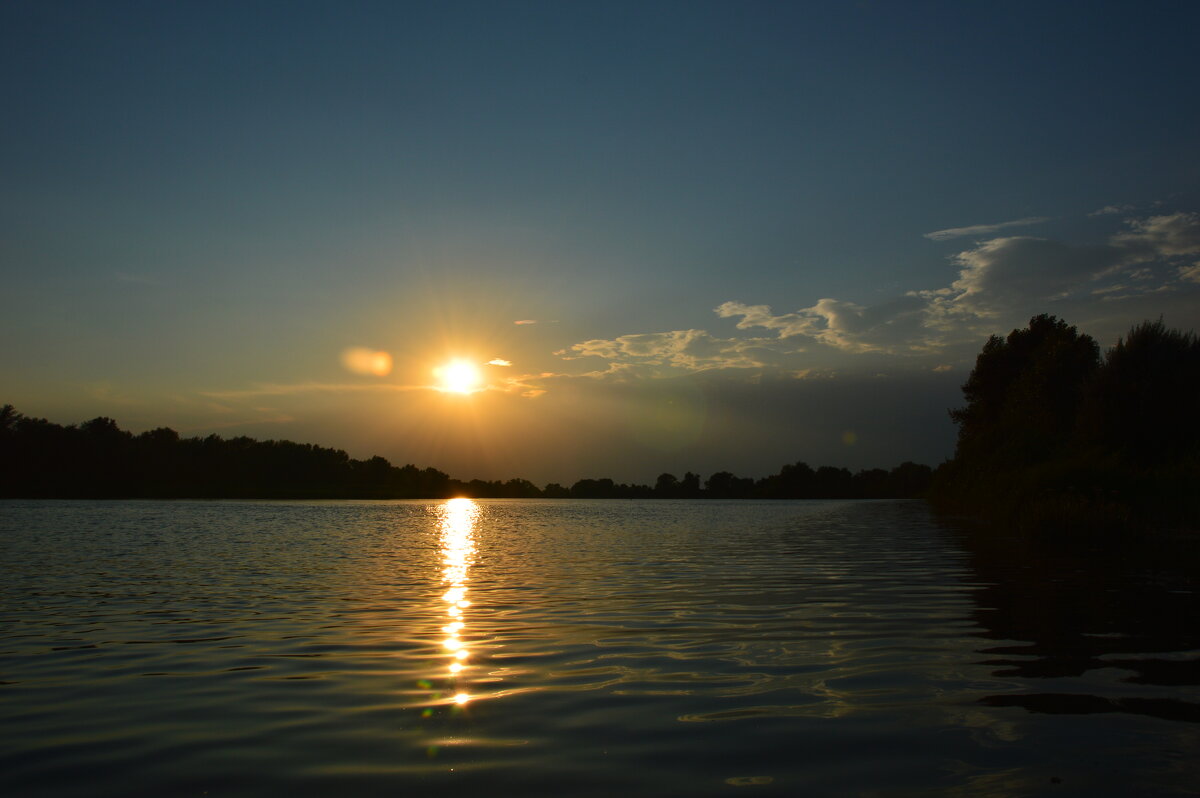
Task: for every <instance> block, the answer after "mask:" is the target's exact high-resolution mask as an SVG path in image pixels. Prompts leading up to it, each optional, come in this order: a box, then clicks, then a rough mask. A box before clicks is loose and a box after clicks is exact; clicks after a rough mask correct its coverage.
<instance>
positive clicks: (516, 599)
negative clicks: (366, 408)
mask: <svg viewBox="0 0 1200 798" xmlns="http://www.w3.org/2000/svg"><path fill="white" fill-rule="evenodd" d="M1179 562H1180V560H1179V558H1177V557H1173V556H1162V557H1152V556H1148V557H1146V558H1141V559H1139V558H1124V559H1122V560H1121V561H1120V562H1119V563H1118V564H1117V565H1115V566H1113V565H1112V564H1111V563H1110V564H1109V565H1107V566H1099V565H1096V566H1092V565H1081V564H1080V560H1079V558H1078V557H1074V556H1067V555H1063V556H1062V557H1061V558H1059V559H1055V556H1052V555H1046V554H1045V553H1041V552H1031V551H1017V550H1015V548H1014V546H1013V545H1011V544H1006V543H1004V542H1003V541H999V542H997V541H995V540H993V541H992V542H991V543H989V544H987V545H982V544H979V543H978V542H974V539H973V538H971V537H970V536H966V535H964V534H963V533H962V532H961V531H960V530H956V529H954V528H951V527H946V526H944V525H940V524H938V523H935V522H934V520H933V519H931V518H930V516H929V514H928V512H927V510H926V509H925V507H924V506H923V505H922V504H920V503H916V502H815V501H814V502H745V501H741V502H718V501H707V502H702V501H697V502H686V501H678V502H676V501H644V502H630V501H596V502H589V501H544V500H543V501H518V500H508V501H503V500H497V501H477V502H470V501H457V502H449V503H448V502H336V503H334V502H329V503H320V502H308V503H305V502H149V501H144V502H34V501H29V502H4V503H0V575H2V581H0V682H3V683H2V684H0V790H3V792H4V793H5V794H12V795H18V794H19V795H29V796H38V795H54V796H68V795H81V796H82V795H88V796H104V795H112V796H130V795H202V794H204V793H207V794H210V795H217V794H223V795H234V796H238V795H245V796H251V795H277V794H285V793H286V794H291V795H298V796H306V795H313V796H317V795H332V794H344V795H395V794H397V793H403V792H410V793H416V794H435V795H479V794H480V793H481V792H484V793H486V794H497V793H498V794H527V795H547V796H549V795H566V794H570V795H611V794H614V793H623V794H626V795H688V796H698V795H742V794H747V795H757V794H762V795H768V794H778V795H785V794H786V795H806V796H825V795H828V796H843V795H864V796H866V795H927V794H946V795H957V794H962V795H992V796H1009V795H1013V796H1016V795H1040V794H1046V795H1088V796H1095V795H1114V796H1115V795H1132V794H1138V795H1175V794H1194V790H1195V788H1196V785H1200V765H1198V764H1197V763H1198V762H1200V724H1198V723H1197V721H1198V720H1200V712H1198V711H1197V710H1198V708H1200V686H1198V685H1200V674H1198V669H1197V663H1198V662H1200V640H1198V639H1197V637H1196V631H1195V629H1196V628H1197V627H1198V626H1200V624H1198V623H1197V619H1200V605H1198V603H1197V594H1196V584H1195V581H1194V579H1193V578H1192V576H1191V574H1194V573H1195V571H1192V570H1189V569H1188V568H1186V567H1183V566H1180V565H1179Z"/></svg>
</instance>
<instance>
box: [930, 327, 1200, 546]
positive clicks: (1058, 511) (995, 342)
mask: <svg viewBox="0 0 1200 798" xmlns="http://www.w3.org/2000/svg"><path fill="white" fill-rule="evenodd" d="M963 396H964V398H965V399H966V406H965V407H962V408H960V409H957V410H954V411H951V414H950V415H951V418H952V419H953V420H954V422H955V423H956V424H957V425H958V442H957V446H956V448H955V453H954V457H953V458H952V459H951V460H949V461H947V462H946V463H944V464H942V465H941V466H939V468H938V469H937V473H936V475H935V477H934V481H933V484H932V487H931V492H930V498H931V500H932V501H933V502H934V504H935V505H936V506H939V507H941V508H943V509H947V510H951V511H956V512H966V513H970V514H975V515H987V516H990V517H993V518H996V519H998V520H1001V521H1005V522H1010V523H1012V524H1015V525H1016V526H1022V527H1028V528H1038V529H1057V530H1060V531H1067V530H1080V531H1104V530H1114V531H1115V530H1130V529H1134V528H1147V527H1151V526H1157V527H1161V526H1163V525H1167V526H1191V527H1193V528H1194V527H1195V525H1196V524H1197V523H1200V489H1198V488H1197V486H1198V485H1200V339H1197V337H1196V335H1195V334H1194V333H1190V332H1188V333H1184V332H1180V331H1177V330H1171V329H1168V328H1167V327H1166V326H1165V325H1164V324H1163V322H1162V320H1161V319H1159V320H1158V321H1153V322H1152V321H1146V322H1143V323H1141V324H1139V325H1137V326H1135V327H1134V328H1132V329H1131V330H1130V331H1129V334H1128V335H1126V336H1124V337H1122V338H1121V339H1120V340H1118V342H1117V344H1116V346H1114V347H1113V348H1112V349H1110V350H1108V352H1106V353H1105V354H1104V355H1103V356H1102V355H1101V354H1100V348H1099V346H1097V344H1096V342H1095V340H1093V339H1092V338H1091V337H1090V336H1088V335H1084V334H1081V333H1079V332H1078V330H1076V328H1075V327H1073V326H1070V325H1068V324H1067V323H1066V322H1064V321H1061V320H1059V319H1057V318H1055V317H1054V316H1049V315H1044V314H1043V315H1040V316H1035V317H1033V318H1032V319H1030V321H1029V326H1028V327H1026V328H1023V329H1019V330H1013V331H1012V332H1011V333H1009V335H1008V336H1007V337H1005V338H1001V337H999V336H992V337H991V338H990V339H989V340H988V341H987V343H986V344H985V345H984V347H983V351H982V352H980V354H979V356H978V357H977V359H976V361H975V368H974V370H973V371H972V372H971V374H970V376H969V378H968V379H967V381H966V383H965V384H964V385H963Z"/></svg>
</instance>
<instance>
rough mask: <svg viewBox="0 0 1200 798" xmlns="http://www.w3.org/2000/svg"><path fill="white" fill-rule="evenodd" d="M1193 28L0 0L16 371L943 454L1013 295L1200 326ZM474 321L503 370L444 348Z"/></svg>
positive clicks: (352, 419)
mask: <svg viewBox="0 0 1200 798" xmlns="http://www.w3.org/2000/svg"><path fill="white" fill-rule="evenodd" d="M1197 30H1200V5H1197V4H1194V3H1178V2H1170V3H1166V2H1162V3H1154V2H1152V3H1138V4H1134V3H1091V4H1083V5H1080V4H1069V3H1047V2H1044V0H1043V2H1038V3H1003V4H987V5H985V4H975V3H950V2H945V3H918V2H914V3H892V2H858V3H841V2H838V3H817V2H811V3H809V2H794V3H766V2H762V3H758V2H718V3H712V2H649V3H645V2H639V3H619V2H604V3H561V2H544V3H542V2H482V3H462V2H437V3H398V2H380V3H354V2H351V3H344V2H343V3H336V4H334V3H315V2H279V3H275V2H270V3H268V2H229V3H223V2H204V3H160V2H106V3H85V2H71V3H63V2H10V3H5V4H4V5H2V6H0V101H2V103H3V106H2V107H3V108H4V109H5V111H6V112H5V116H6V120H5V122H4V124H3V125H0V276H2V278H3V283H2V285H3V290H2V291H0V335H2V336H3V341H4V343H5V346H4V347H3V348H2V349H0V387H2V388H3V390H2V391H0V403H12V404H14V405H15V406H16V407H17V409H18V410H20V411H22V412H24V413H26V414H27V415H34V416H45V417H47V418H50V419H51V420H53V421H57V422H59V423H74V422H79V421H83V420H85V419H88V418H92V417H95V416H98V415H108V416H111V417H113V418H115V419H117V421H118V422H119V423H120V424H121V425H122V426H123V427H126V428H130V429H133V430H135V431H140V430H143V429H148V428H153V427H157V426H171V427H174V428H176V429H178V430H180V432H181V433H183V434H185V435H196V434H200V435H204V434H208V433H211V432H217V433H220V434H222V435H226V436H232V435H238V434H247V435H252V436H254V437H258V438H290V439H293V440H300V441H306V442H314V443H319V444H322V445H326V446H335V447H338V448H344V449H346V450H347V451H349V452H350V453H351V455H353V456H356V457H366V456H370V455H372V454H381V455H383V456H385V457H387V458H388V459H390V460H392V461H393V462H395V463H397V464H403V463H407V462H413V463H416V464H417V465H420V466H426V465H432V466H435V467H437V468H440V469H442V470H445V471H448V472H449V473H451V474H452V475H453V476H456V477H460V478H464V479H469V478H473V477H482V478H489V479H491V478H508V477H512V476H523V477H526V478H529V479H532V480H534V481H535V482H539V483H544V482H546V481H551V480H553V481H559V482H565V483H568V484H569V483H570V482H573V481H574V480H576V479H579V478H581V477H599V476H610V477H613V478H615V479H618V480H620V481H628V480H636V481H647V482H652V481H653V479H654V477H655V476H656V475H657V474H658V473H660V472H662V471H672V472H674V473H676V474H682V473H683V472H684V471H685V470H693V471H698V472H700V473H702V474H705V475H707V474H709V473H711V472H713V471H716V470H722V469H727V470H732V471H734V472H735V473H737V474H739V475H742V476H755V477H757V476H763V475H766V474H768V473H772V472H774V471H776V470H778V468H779V466H781V465H782V464H784V463H786V462H794V461H796V460H806V461H808V462H809V463H811V464H814V465H816V464H832V465H842V466H847V467H850V468H861V467H872V466H883V467H890V466H893V465H895V464H897V463H899V462H900V461H902V460H905V459H915V460H919V461H923V462H927V463H930V464H934V463H936V462H938V461H940V460H941V459H943V458H944V457H946V456H948V455H949V454H950V451H951V449H952V445H953V438H954V428H953V426H952V425H951V424H950V422H949V419H948V417H947V414H946V410H947V408H949V407H952V406H956V405H958V404H959V403H960V393H959V389H958V386H959V385H960V384H961V383H962V381H963V380H964V379H965V377H966V374H967V373H968V372H969V370H970V368H971V365H972V363H973V360H974V356H975V354H976V353H977V352H978V351H979V348H980V347H981V346H982V343H983V341H984V340H985V339H986V338H987V336H988V334H990V333H992V332H999V333H1005V332H1007V331H1008V330H1011V329H1012V328H1013V327H1017V326H1022V325H1023V324H1024V323H1026V322H1027V321H1028V319H1029V317H1030V316H1031V315H1034V314H1036V313H1042V312H1047V313H1054V314H1056V315H1058V316H1060V317H1062V318H1064V319H1066V320H1067V321H1069V322H1070V323H1072V324H1076V325H1077V326H1079V328H1080V329H1081V330H1082V331H1084V332H1088V333H1090V334H1092V335H1094V336H1095V337H1096V338H1097V340H1099V341H1100V343H1101V344H1102V346H1108V345H1111V344H1112V343H1114V342H1115V340H1116V338H1117V336H1119V335H1121V334H1122V333H1124V332H1125V331H1127V330H1128V328H1129V327H1130V326H1131V325H1132V324H1134V323H1137V322H1138V321H1141V320H1142V319H1146V318H1158V317H1159V316H1160V315H1161V316H1162V317H1163V319H1164V321H1165V322H1166V323H1167V324H1168V326H1172V327H1177V328H1182V329H1197V328H1200V135H1198V131H1200V104H1198V103H1197V102H1196V99H1197V97H1200V69H1197V68H1196V62H1195V35H1196V32H1197ZM454 358H463V359H466V360H468V361H470V362H472V363H474V364H476V365H477V366H478V368H479V369H480V370H481V372H482V374H483V378H484V380H485V385H484V387H483V389H482V390H479V391H477V392H474V393H467V394H463V393H458V392H454V391H446V390H444V386H441V385H439V384H438V382H437V378H436V377H435V375H434V374H433V370H434V369H435V368H437V367H439V366H442V365H444V364H445V363H446V362H447V361H449V360H451V359H454ZM385 362H386V366H387V367H386V368H385Z"/></svg>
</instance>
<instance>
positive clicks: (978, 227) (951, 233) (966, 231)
mask: <svg viewBox="0 0 1200 798" xmlns="http://www.w3.org/2000/svg"><path fill="white" fill-rule="evenodd" d="M1048 221H1050V217H1048V216H1029V217H1026V218H1024V219H1014V220H1013V221H1011V222H997V223H996V224H975V225H971V226H970V227H951V228H949V229H946V230H934V231H933V232H932V233H925V238H928V239H931V240H933V241H945V240H947V239H950V238H961V237H962V236H982V235H988V234H989V233H995V232H997V231H998V230H1003V229H1005V228H1006V227H1024V226H1026V225H1031V224H1041V223H1042V222H1048Z"/></svg>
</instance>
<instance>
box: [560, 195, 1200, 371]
mask: <svg viewBox="0 0 1200 798" xmlns="http://www.w3.org/2000/svg"><path fill="white" fill-rule="evenodd" d="M1028 221H1029V220H1020V221H1019V222H1011V223H1006V225H992V226H988V227H990V228H993V229H994V228H998V227H1001V226H1007V225H1012V224H1018V223H1025V222H1028ZM982 227H984V226H980V228H982ZM980 228H977V229H980ZM964 229H966V228H964ZM943 232H945V231H943ZM947 237H949V236H947ZM1197 255H1200V214H1197V213H1173V214H1163V215H1158V216H1151V217H1147V218H1141V219H1130V220H1126V222H1125V227H1124V229H1123V230H1121V231H1119V232H1117V233H1115V234H1114V235H1111V236H1110V237H1109V238H1108V239H1107V240H1106V241H1104V242H1102V243H1095V244H1074V243H1067V242H1063V241H1056V240H1052V239H1048V238H1035V237H1031V236H1008V237H999V238H991V239H988V240H984V241H980V242H978V243H976V244H975V245H974V246H973V247H971V248H969V249H965V250H963V251H961V252H958V253H957V254H955V255H953V256H951V258H950V262H951V263H952V264H954V265H955V266H956V267H957V275H956V276H955V277H954V279H952V280H951V281H950V282H949V284H947V285H944V286H942V287H939V288H929V289H914V290H910V291H907V292H905V293H903V294H902V295H900V296H898V297H894V298H893V299H890V300H888V301H885V302H881V303H877V304H874V305H861V304H858V303H855V302H850V301H846V300H841V299H835V298H830V297H826V298H823V299H820V300H818V301H817V302H816V303H815V304H813V305H811V306H809V307H803V308H800V309H799V310H795V311H791V312H779V313H776V312H774V311H773V310H772V308H771V307H770V306H769V305H752V304H748V303H744V302H740V301H736V300H733V301H728V302H724V303H722V304H721V305H719V306H718V307H716V308H715V309H714V312H715V313H716V315H717V316H718V317H720V318H723V319H737V322H736V325H735V326H736V329H737V330H739V331H750V330H758V331H767V332H768V333H769V334H768V335H762V334H761V332H760V334H759V335H758V336H754V337H728V338H722V337H718V336H714V335H711V334H710V333H709V332H707V331H706V330H702V329H687V330H672V331H669V332H661V333H640V334H634V335H622V336H618V337H616V338H612V339H595V340H590V341H583V342H581V343H578V344H575V345H574V346H572V347H570V348H568V349H566V350H562V351H560V352H558V353H557V354H559V355H560V356H562V357H564V358H566V359H574V358H581V357H594V358H601V359H603V360H605V361H607V363H608V367H607V370H606V371H600V372H594V374H598V375H611V376H624V375H627V374H631V373H640V374H654V373H662V372H666V373H672V372H674V373H678V372H680V371H704V370H715V369H728V368H744V369H759V370H763V371H768V370H769V371H773V372H775V373H791V374H797V373H801V372H803V371H804V370H805V369H808V368H814V367H815V368H821V367H823V366H828V365H830V364H832V363H834V362H838V361H834V360H831V359H830V357H829V356H828V354H829V353H831V352H848V353H856V354H862V355H866V354H869V353H875V354H877V355H881V356H889V357H891V356H907V357H915V358H920V357H923V356H933V357H936V358H937V359H936V360H933V361H932V363H929V364H927V367H928V368H933V369H935V370H936V371H938V372H942V371H944V370H946V369H948V368H949V367H950V364H951V363H953V362H955V361H956V359H958V358H967V359H969V356H970V355H971V353H972V352H973V351H975V350H977V348H978V345H979V340H980V337H981V336H986V335H987V334H990V333H993V332H1001V331H1004V330H1005V329H1011V328H1012V327H1015V326H1019V325H1020V324H1023V323H1024V322H1025V321H1027V320H1028V318H1029V316H1031V315H1033V314H1036V313H1044V312H1053V313H1057V314H1058V315H1060V316H1063V317H1065V318H1067V319H1069V320H1070V321H1072V322H1073V323H1077V324H1084V323H1085V322H1089V321H1094V322H1095V323H1096V325H1098V327H1099V329H1092V330H1089V331H1092V332H1094V333H1095V334H1098V335H1101V336H1103V335H1106V334H1107V335H1116V334H1120V333H1121V332H1123V331H1124V329H1125V328H1126V326H1127V325H1129V324H1133V323H1136V322H1138V321H1140V320H1141V319H1142V318H1147V317H1153V316H1157V315H1160V314H1162V313H1164V312H1169V313H1170V314H1171V317H1172V319H1173V323H1175V324H1181V325H1184V326H1200V302H1198V301H1197V299H1198V296H1197V295H1198V293H1200V261H1196V256H1197ZM1181 261H1184V262H1181ZM1114 306H1115V307H1114ZM814 344H815V345H817V346H813V345H814ZM822 353H825V354H824V355H823V354H822ZM914 362H918V361H914Z"/></svg>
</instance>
